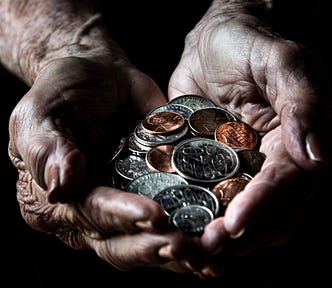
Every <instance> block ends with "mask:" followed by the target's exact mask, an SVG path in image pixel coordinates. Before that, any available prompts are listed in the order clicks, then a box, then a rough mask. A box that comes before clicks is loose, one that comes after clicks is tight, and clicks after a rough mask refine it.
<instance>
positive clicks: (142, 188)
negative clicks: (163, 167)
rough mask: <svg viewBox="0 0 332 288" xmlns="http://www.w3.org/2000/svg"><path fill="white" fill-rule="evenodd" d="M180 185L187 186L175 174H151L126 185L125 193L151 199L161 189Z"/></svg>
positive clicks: (184, 181) (183, 180)
mask: <svg viewBox="0 0 332 288" xmlns="http://www.w3.org/2000/svg"><path fill="white" fill-rule="evenodd" d="M180 184H188V182H187V181H186V180H185V179H183V178H182V177H181V176H179V175H177V174H172V173H167V172H153V173H147V174H144V175H141V176H139V177H137V178H135V179H133V180H132V181H130V182H129V183H128V184H127V185H126V187H125V191H127V192H133V193H137V194H139V195H142V196H145V197H148V198H151V199H153V197H154V196H155V195H156V194H158V193H159V192H160V191H162V190H163V189H165V188H167V187H169V186H174V185H180Z"/></svg>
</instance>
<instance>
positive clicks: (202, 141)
mask: <svg viewBox="0 0 332 288" xmlns="http://www.w3.org/2000/svg"><path fill="white" fill-rule="evenodd" d="M172 166H173V168H174V169H175V171H176V172H177V173H178V174H179V175H180V176H182V177H183V178H185V179H187V180H191V181H194V182H197V183H208V184H209V183H215V182H219V181H221V180H224V179H226V178H230V177H232V176H233V175H234V174H235V173H237V171H238V169H239V166H240V161H239V157H238V155H237V154H236V152H235V151H234V150H233V149H232V148H231V147H229V146H227V145H226V144H223V143H221V142H218V141H215V140H212V139H208V138H201V137H196V138H190V139H187V140H183V141H181V142H180V143H178V144H177V145H176V146H175V148H174V150H173V155H172Z"/></svg>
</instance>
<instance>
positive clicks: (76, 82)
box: [9, 57, 193, 272]
mask: <svg viewBox="0 0 332 288" xmlns="http://www.w3.org/2000/svg"><path fill="white" fill-rule="evenodd" d="M122 61H125V60H122ZM165 102H166V99H165V97H164V96H163V94H162V93H161V91H160V90H159V88H158V86H157V85H156V83H155V82H154V81H153V80H152V79H150V78H149V77H148V76H147V75H145V74H143V73H141V72H139V71H137V70H136V69H134V68H133V67H132V66H131V65H130V64H129V63H128V62H121V61H119V62H117V63H115V64H110V63H107V64H106V63H105V62H104V63H103V64H101V61H100V62H97V61H93V60H88V59H82V58H77V57H67V58H60V59H58V60H55V61H53V62H51V63H49V64H48V65H47V66H46V67H44V68H43V69H42V70H41V71H40V73H39V74H38V76H37V78H36V80H35V81H34V83H33V85H32V87H31V89H30V90H29V91H28V93H27V94H26V95H25V96H24V97H23V98H22V99H21V101H20V102H19V103H18V104H17V106H16V107H15V109H14V111H13V113H12V116H11V118H10V130H9V132H10V144H9V153H10V157H11V160H12V161H13V163H14V165H15V166H16V167H17V168H18V171H19V180H18V182H17V190H18V194H17V198H18V201H19V204H20V208H21V212H22V216H23V218H24V219H25V220H26V222H27V223H28V224H30V225H31V226H32V227H34V228H36V229H37V230H40V231H44V232H47V233H51V234H54V235H57V236H58V237H59V238H61V239H62V240H63V241H64V242H66V243H67V244H68V245H69V246H71V247H73V248H79V249H81V248H91V249H93V250H94V251H95V252H96V253H97V254H98V255H99V257H100V258H102V259H104V260H105V261H107V262H109V263H111V264H112V265H114V266H115V267H117V268H119V269H123V270H130V269H134V268H136V267H139V266H154V267H161V268H164V269H169V270H174V271H177V272H189V271H190V269H188V268H187V267H186V266H185V264H183V262H182V259H183V257H186V256H187V255H186V254H187V253H190V249H191V247H190V243H192V242H193V241H192V239H190V238H189V237H188V236H187V235H185V234H184V233H181V232H180V231H175V230H170V229H169V227H168V223H167V218H166V216H165V214H164V211H163V210H162V209H161V207H160V206H159V204H157V203H156V202H155V201H152V200H151V199H147V198H145V197H141V196H139V195H134V194H133V193H125V192H124V191H121V190H119V189H115V188H111V187H107V186H100V185H99V184H98V183H96V182H95V171H96V170H97V169H98V167H99V165H100V164H101V163H104V162H105V161H107V160H108V159H109V158H108V157H109V156H110V155H111V154H112V153H113V151H111V150H112V149H111V148H110V147H114V143H116V144H118V140H119V138H117V137H119V134H120V132H122V133H123V134H126V132H124V131H126V129H131V128H132V126H131V124H133V123H135V122H133V123H131V122H130V121H128V115H130V117H132V118H131V119H132V120H134V121H135V119H136V118H135V116H136V117H137V119H139V118H140V117H141V115H145V114H146V113H147V111H150V110H151V109H152V108H153V107H155V106H158V105H161V104H164V103H165ZM128 107H135V109H136V110H135V111H134V110H133V111H131V112H132V113H131V114H128V113H129V111H130V109H128ZM134 113H136V115H135V114H134ZM127 126H128V127H127ZM112 144H113V146H112ZM108 145H109V146H108ZM192 244H193V243H192Z"/></svg>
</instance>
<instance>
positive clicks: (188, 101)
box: [168, 94, 217, 111]
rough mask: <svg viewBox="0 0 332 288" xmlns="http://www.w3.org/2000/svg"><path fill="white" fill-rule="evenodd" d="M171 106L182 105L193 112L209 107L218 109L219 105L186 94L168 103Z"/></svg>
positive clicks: (206, 99) (203, 98) (204, 98)
mask: <svg viewBox="0 0 332 288" xmlns="http://www.w3.org/2000/svg"><path fill="white" fill-rule="evenodd" d="M168 103H169V104H182V105H185V106H187V107H189V108H190V109H192V110H193V111H196V110H198V109H202V108H207V107H216V106H217V105H216V104H215V103H214V102H212V101H211V100H210V99H208V98H206V97H202V96H199V95H192V94H185V95H181V96H179V97H176V98H173V99H172V100H170V101H169V102H168Z"/></svg>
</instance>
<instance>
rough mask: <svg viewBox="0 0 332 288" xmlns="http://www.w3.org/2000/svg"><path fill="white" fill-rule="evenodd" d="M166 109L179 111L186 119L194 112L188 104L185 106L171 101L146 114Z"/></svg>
mask: <svg viewBox="0 0 332 288" xmlns="http://www.w3.org/2000/svg"><path fill="white" fill-rule="evenodd" d="M164 111H169V112H175V113H178V114H180V115H182V116H183V118H184V119H185V120H188V118H189V116H190V115H191V113H193V112H194V111H193V110H192V109H191V108H190V107H188V106H185V105H182V104H170V103H167V104H165V105H162V106H159V107H157V108H155V109H153V110H151V111H150V112H149V113H148V114H147V115H146V116H149V115H151V114H154V113H156V112H164Z"/></svg>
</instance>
